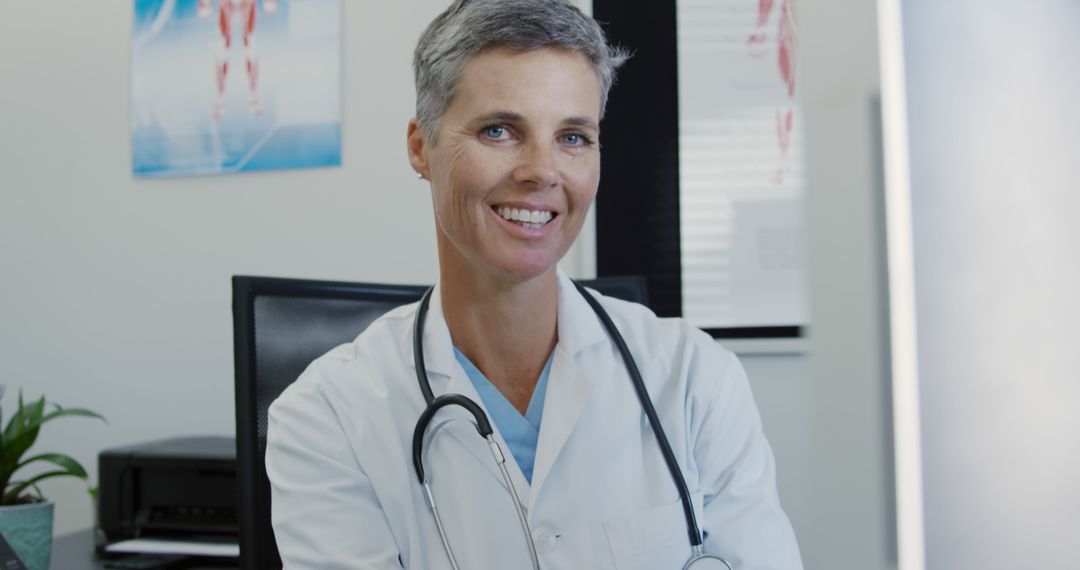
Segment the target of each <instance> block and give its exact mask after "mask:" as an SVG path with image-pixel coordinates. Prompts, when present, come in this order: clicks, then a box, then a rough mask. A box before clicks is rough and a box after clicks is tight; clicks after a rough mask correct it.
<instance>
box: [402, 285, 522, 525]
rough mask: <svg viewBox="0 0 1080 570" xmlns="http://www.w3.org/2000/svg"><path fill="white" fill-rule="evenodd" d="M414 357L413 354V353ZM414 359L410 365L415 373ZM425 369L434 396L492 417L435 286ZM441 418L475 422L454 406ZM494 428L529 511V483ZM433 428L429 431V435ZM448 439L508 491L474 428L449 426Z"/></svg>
mask: <svg viewBox="0 0 1080 570" xmlns="http://www.w3.org/2000/svg"><path fill="white" fill-rule="evenodd" d="M409 331H410V335H409V343H410V345H411V343H412V327H409ZM410 354H411V351H410ZM415 362H416V361H415V359H414V360H413V362H411V363H410V365H411V366H413V369H414V370H415V364H414V363H415ZM424 365H425V368H427V373H428V381H429V382H430V383H431V390H432V392H434V394H435V396H439V395H442V394H461V395H462V396H465V397H466V398H468V399H470V400H472V401H473V402H476V403H477V404H478V405H479V406H480V408H481V409H483V410H484V413H485V414H488V416H489V417H490V416H491V414H490V412H489V411H488V409H487V406H485V405H484V400H483V399H482V398H481V397H480V394H479V393H478V392H477V391H476V387H475V386H473V383H472V381H471V380H469V376H468V374H466V372H465V369H464V368H462V367H461V364H460V363H459V362H458V361H457V358H456V357H455V356H454V345H453V342H452V340H451V338H450V328H449V327H448V326H447V324H446V317H445V315H444V313H443V309H442V298H441V296H440V293H439V286H438V285H436V286H435V290H434V291H432V293H431V301H430V302H429V304H428V313H427V318H426V319H425V321H424ZM437 417H440V418H445V417H460V418H463V419H466V420H468V421H469V422H472V421H474V420H473V418H472V416H470V415H469V414H468V412H466V411H465V410H463V409H461V408H458V407H456V406H451V407H448V408H444V409H443V410H440V411H439V413H438V416H437ZM437 423H438V421H436V422H432V426H434V425H436V424H437ZM492 427H493V428H494V431H495V433H494V435H495V441H496V442H498V444H499V446H500V447H502V451H503V455H505V456H506V457H507V461H506V469H507V471H508V472H509V473H510V480H511V482H513V484H514V488H515V489H516V491H517V493H518V496H519V497H520V498H521V501H522V506H523V507H524V508H525V509H526V510H527V509H528V508H529V503H528V502H527V501H528V497H529V482H528V481H527V480H526V479H525V475H524V474H523V473H522V472H521V468H520V467H519V466H518V464H517V462H516V461H514V460H513V458H512V456H511V454H510V446H508V445H507V444H506V440H505V439H503V436H502V433H500V432H499V429H498V426H495V425H492ZM430 430H431V428H429V433H430ZM443 431H445V432H446V433H447V434H448V435H449V436H451V437H452V438H453V439H454V440H456V441H457V442H458V444H460V445H461V446H462V447H464V448H465V449H466V450H468V451H469V453H471V454H472V455H473V457H474V458H475V459H476V461H478V462H479V463H480V464H481V465H483V466H484V467H485V468H486V469H487V471H488V473H490V474H491V476H492V477H494V478H495V479H496V480H497V481H498V482H499V484H500V485H502V486H503V488H505V487H506V482H505V481H504V480H503V477H502V473H501V472H500V471H499V467H498V465H497V464H496V463H495V461H494V459H493V458H492V456H491V452H490V450H489V448H488V445H487V444H486V443H484V440H483V439H482V438H480V437H478V436H477V433H476V431H475V430H473V429H471V428H464V429H463V425H462V424H457V425H448V426H446V428H444V429H443Z"/></svg>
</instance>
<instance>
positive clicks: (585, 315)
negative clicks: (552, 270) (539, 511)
mask: <svg viewBox="0 0 1080 570" xmlns="http://www.w3.org/2000/svg"><path fill="white" fill-rule="evenodd" d="M558 303H559V308H558V311H559V316H558V330H559V341H558V343H557V344H556V346H555V354H554V357H553V360H552V363H551V371H550V376H548V387H547V394H546V395H545V399H544V417H543V419H542V420H541V421H540V438H539V440H538V441H537V444H536V460H535V462H534V464H533V485H532V492H531V493H530V497H529V504H530V505H532V504H535V501H536V499H537V497H538V496H539V493H540V489H541V488H542V487H543V485H544V481H545V480H546V479H547V477H548V475H549V474H550V473H551V471H552V470H553V469H554V468H555V466H556V461H557V460H558V457H559V453H560V452H561V451H562V449H563V447H564V446H565V445H566V441H567V440H568V439H569V438H570V434H571V433H572V432H573V431H574V426H575V425H576V424H577V422H578V418H580V417H581V414H582V412H583V411H584V410H585V407H586V405H587V404H588V403H589V396H590V394H591V393H592V391H593V388H594V385H595V379H594V378H592V376H591V375H590V374H588V373H587V371H585V370H582V369H580V368H579V366H578V363H577V356H578V354H579V353H580V352H582V351H583V350H585V349H588V348H591V347H593V346H595V345H597V344H599V343H602V342H604V341H605V340H606V338H607V335H606V333H605V331H604V328H603V325H602V324H601V323H600V321H599V319H597V317H596V314H595V313H594V312H593V310H592V308H591V307H590V306H589V305H588V303H587V302H586V301H585V299H583V298H582V297H581V294H580V293H578V291H577V289H576V288H575V287H574V284H573V283H572V282H571V281H570V279H568V278H567V277H566V276H565V275H564V274H563V273H562V271H561V270H560V271H559V298H558Z"/></svg>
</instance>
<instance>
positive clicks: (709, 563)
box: [683, 554, 735, 570]
mask: <svg viewBox="0 0 1080 570" xmlns="http://www.w3.org/2000/svg"><path fill="white" fill-rule="evenodd" d="M683 570H735V569H734V568H732V567H731V564H728V563H727V561H726V560H724V559H723V558H720V557H718V556H713V555H711V554H699V555H697V556H695V557H693V558H691V559H690V560H689V561H687V563H686V566H683Z"/></svg>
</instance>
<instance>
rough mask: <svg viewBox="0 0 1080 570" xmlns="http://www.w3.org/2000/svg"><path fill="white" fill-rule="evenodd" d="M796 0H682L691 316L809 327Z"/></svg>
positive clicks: (685, 248)
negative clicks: (803, 222) (805, 268)
mask: <svg viewBox="0 0 1080 570" xmlns="http://www.w3.org/2000/svg"><path fill="white" fill-rule="evenodd" d="M795 3H796V0H678V2H677V4H676V6H677V11H676V17H677V27H678V53H679V115H680V117H679V149H680V150H679V162H680V165H679V171H680V176H681V178H680V204H679V207H680V220H681V222H680V223H681V226H680V227H681V232H682V234H681V236H680V243H681V248H682V250H681V255H682V268H683V279H682V286H683V291H682V293H683V295H682V298H683V315H685V316H686V317H687V318H688V319H690V320H691V321H693V322H694V323H695V324H697V325H698V326H701V327H704V328H725V327H771V326H793V325H794V326H798V325H803V324H805V323H806V320H807V318H806V307H805V304H806V300H805V297H804V290H805V277H804V271H803V263H802V246H803V238H802V235H803V234H802V218H803V215H802V196H803V151H802V144H803V142H802V141H803V136H802V120H801V119H802V117H801V111H800V107H799V104H798V95H799V85H798V83H797V81H796V66H797V64H798V33H797V32H798V27H797V21H798V20H797V18H796V5H795Z"/></svg>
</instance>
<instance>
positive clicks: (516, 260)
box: [409, 48, 600, 282]
mask: <svg viewBox="0 0 1080 570" xmlns="http://www.w3.org/2000/svg"><path fill="white" fill-rule="evenodd" d="M599 115H600V86H599V81H598V80H597V78H596V74H595V73H594V72H593V70H592V68H591V67H590V65H589V63H588V61H587V60H586V59H585V57H584V56H582V55H580V54H576V53H573V52H570V51H567V50H563V49H556V48H544V49H539V50H534V51H528V52H515V51H511V50H508V49H493V50H489V51H486V52H483V53H481V54H479V55H476V56H474V57H472V58H471V59H470V60H469V61H468V62H467V63H466V65H465V68H464V69H463V71H462V73H461V77H460V78H459V80H458V84H457V92H456V94H455V96H454V98H453V99H452V100H451V101H450V104H449V106H448V107H447V109H446V112H445V113H444V115H443V117H442V122H441V123H440V125H439V128H438V131H437V133H438V134H437V135H436V137H435V144H430V143H429V142H428V141H425V140H424V138H423V135H422V134H421V132H420V129H419V128H418V125H417V124H416V122H415V120H414V121H413V122H411V123H410V125H409V159H410V162H411V163H412V165H413V168H414V169H416V171H417V172H419V173H420V174H422V175H423V176H424V177H425V178H427V179H428V180H430V181H431V188H432V199H433V202H434V207H435V223H436V226H437V231H436V235H437V236H438V241H439V261H440V264H441V266H442V270H443V274H444V275H450V276H453V275H460V274H461V273H460V272H463V271H465V272H482V273H485V274H487V275H489V276H491V277H493V278H495V279H497V280H500V281H504V282H520V281H523V280H526V279H531V278H533V277H536V276H539V275H542V274H544V273H545V272H547V271H549V270H551V269H552V268H554V266H555V263H556V262H558V261H559V259H561V258H562V256H563V254H565V253H566V250H567V249H568V248H569V247H570V245H571V244H572V243H573V241H574V238H576V237H577V235H578V232H579V231H580V230H581V226H582V224H583V223H584V221H585V214H586V212H587V211H588V209H589V206H590V205H591V204H592V201H593V197H594V196H595V195H596V188H597V185H598V184H599V181H600V145H599V135H600V127H599V123H600V117H599Z"/></svg>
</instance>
